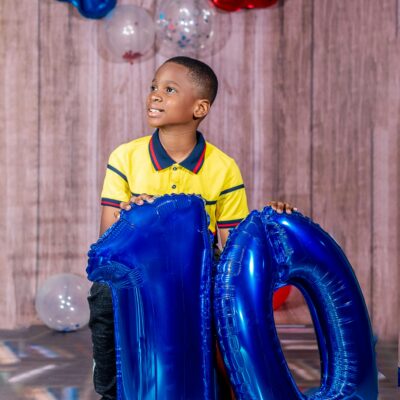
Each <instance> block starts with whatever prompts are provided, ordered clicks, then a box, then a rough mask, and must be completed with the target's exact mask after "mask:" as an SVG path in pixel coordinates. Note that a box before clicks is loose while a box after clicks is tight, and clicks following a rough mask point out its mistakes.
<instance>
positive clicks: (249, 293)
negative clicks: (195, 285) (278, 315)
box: [214, 207, 377, 400]
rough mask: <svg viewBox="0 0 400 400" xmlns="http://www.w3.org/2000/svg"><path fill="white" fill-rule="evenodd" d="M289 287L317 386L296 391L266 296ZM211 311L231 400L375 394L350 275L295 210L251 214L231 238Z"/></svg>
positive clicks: (334, 248)
mask: <svg viewBox="0 0 400 400" xmlns="http://www.w3.org/2000/svg"><path fill="white" fill-rule="evenodd" d="M287 284H291V285H294V286H296V287H297V288H298V289H299V290H300V291H301V292H302V293H303V295H304V297H305V299H306V301H307V303H308V306H309V308H310V313H311V316H312V318H313V322H314V327H315V330H316V335H317V341H318V345H319V350H320V357H321V375H322V376H321V385H320V387H319V388H316V389H315V390H313V391H312V393H311V392H309V393H308V395H307V394H303V393H301V392H300V390H299V389H298V387H297V386H296V383H295V382H294V380H293V377H292V375H291V373H290V370H289V368H288V365H287V363H286V360H285V357H284V355H283V352H282V349H281V346H280V342H279V338H278V335H277V332H276V328H275V322H274V317H273V309H272V295H273V292H274V290H275V289H277V288H279V287H281V286H284V285H287ZM214 290H215V292H214V296H215V298H214V311H215V318H216V323H217V330H218V336H219V341H220V346H221V352H222V354H223V357H224V361H225V364H226V366H227V369H228V372H229V376H230V379H231V382H232V384H233V386H234V391H235V394H236V398H237V399H238V400H248V399H260V400H261V399H263V400H288V399H290V400H296V399H320V400H333V399H335V400H339V399H348V400H350V399H353V400H356V399H357V400H361V399H362V400H370V399H371V400H372V399H377V368H376V360H375V350H374V343H373V336H372V330H371V324H370V321H369V317H368V313H367V308H366V306H365V302H364V298H363V296H362V293H361V290H360V287H359V285H358V282H357V279H356V277H355V275H354V272H353V269H352V268H351V266H350V264H349V262H348V260H347V259H346V257H345V255H344V253H343V252H342V250H341V249H340V247H339V246H338V245H337V243H336V242H335V241H334V240H333V239H332V238H331V237H330V236H329V235H328V234H327V233H326V232H324V231H323V230H322V229H321V228H320V227H319V226H318V225H316V224H314V223H313V222H312V221H311V220H309V219H308V218H305V217H303V216H302V215H301V214H300V213H294V214H292V215H288V214H278V213H276V212H274V211H273V210H272V209H270V208H269V207H267V208H265V209H264V210H263V211H262V212H261V213H260V212H258V211H253V212H252V213H251V214H250V215H249V216H248V217H247V218H246V220H244V221H243V222H242V223H241V224H240V225H239V227H238V228H236V229H235V230H234V231H233V232H232V233H231V235H230V237H229V240H228V243H227V245H226V247H225V250H224V252H223V254H222V257H221V260H220V262H219V265H218V271H217V276H216V281H215V289H214Z"/></svg>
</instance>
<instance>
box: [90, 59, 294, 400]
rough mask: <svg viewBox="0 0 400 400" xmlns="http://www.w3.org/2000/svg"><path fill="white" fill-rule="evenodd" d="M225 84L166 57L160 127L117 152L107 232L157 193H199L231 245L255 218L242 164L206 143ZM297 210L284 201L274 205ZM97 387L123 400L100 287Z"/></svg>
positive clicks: (156, 99)
mask: <svg viewBox="0 0 400 400" xmlns="http://www.w3.org/2000/svg"><path fill="white" fill-rule="evenodd" d="M217 90H218V80H217V77H216V76H215V73H214V72H213V71H212V69H211V68H210V67H209V66H208V65H206V64H204V63H202V62H200V61H198V60H194V59H191V58H188V57H174V58H171V59H169V60H167V61H166V62H165V63H164V64H163V65H161V67H160V68H159V69H158V70H157V71H156V74H155V76H154V79H153V82H152V86H151V88H150V93H149V95H148V97H147V103H146V105H147V121H148V123H149V125H150V126H152V127H154V128H156V131H155V132H154V134H153V135H152V136H145V137H142V138H139V139H136V140H133V141H132V142H129V143H126V144H123V145H121V146H119V147H118V148H117V149H116V150H114V151H113V152H112V154H111V156H110V159H109V164H108V165H107V172H106V177H105V180H104V186H103V192H102V203H101V204H102V206H103V207H102V215H101V224H100V235H102V234H103V233H104V232H105V231H106V229H107V228H108V227H110V226H111V225H112V224H113V223H114V222H115V221H116V219H117V218H118V213H116V212H115V208H120V207H121V208H124V209H129V208H130V205H129V202H133V203H135V204H138V205H140V204H143V202H144V201H149V202H151V201H152V197H153V196H159V195H163V194H171V193H188V194H192V193H196V194H200V195H201V196H202V197H203V198H204V199H205V201H206V211H207V213H208V214H209V216H210V225H209V228H210V230H211V231H212V232H213V233H214V234H215V235H217V230H218V233H219V238H220V244H221V246H224V244H225V242H226V240H227V237H228V233H229V229H230V228H233V227H235V226H236V225H238V224H239V222H240V221H241V220H242V219H243V218H245V217H246V216H247V214H248V208H247V200H246V193H245V190H244V184H243V180H242V177H241V174H240V171H239V168H238V166H237V165H236V163H235V161H234V160H233V159H232V158H230V157H229V156H227V155H226V154H224V153H223V152H222V151H221V150H219V149H217V148H216V147H215V146H213V145H212V144H210V143H208V142H206V141H205V140H204V138H203V136H202V134H201V133H200V132H198V131H197V127H198V126H199V124H200V122H201V121H202V120H203V119H204V118H205V117H206V115H207V114H208V112H209V111H210V107H211V105H212V103H213V101H214V99H215V97H216V94H217ZM271 205H272V206H273V207H274V208H275V209H277V210H278V211H279V212H282V211H284V210H286V211H287V212H291V209H292V208H291V207H290V206H289V205H288V204H285V203H277V202H274V203H271ZM89 304H90V308H91V319H90V323H89V326H90V328H91V329H92V340H93V358H94V360H95V368H94V384H95V389H96V391H97V392H98V393H99V394H101V395H102V396H103V397H102V399H115V398H116V385H115V354H114V332H113V314H112V302H111V296H110V293H109V291H108V288H107V287H106V286H103V285H100V284H96V283H94V284H93V286H92V289H91V294H90V296H89Z"/></svg>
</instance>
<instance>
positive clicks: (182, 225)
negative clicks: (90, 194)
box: [87, 195, 214, 400]
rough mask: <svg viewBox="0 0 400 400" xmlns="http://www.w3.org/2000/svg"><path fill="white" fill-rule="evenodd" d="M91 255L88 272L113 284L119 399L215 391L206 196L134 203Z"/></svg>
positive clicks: (179, 397) (170, 398)
mask: <svg viewBox="0 0 400 400" xmlns="http://www.w3.org/2000/svg"><path fill="white" fill-rule="evenodd" d="M88 255H89V261H88V267H87V273H88V278H89V279H90V280H92V281H98V282H105V283H107V284H108V285H109V286H110V287H111V290H112V298H113V306H114V322H115V339H116V359H117V389H118V399H119V400H120V399H126V400H133V399H138V400H144V399H146V400H147V399H148V400H157V399H162V400H199V399H214V384H213V371H212V350H211V349H212V339H211V317H210V316H211V301H210V293H211V268H212V256H211V236H210V233H209V231H208V222H207V215H206V212H205V210H204V201H203V200H202V199H201V198H200V197H197V196H185V195H170V196H163V197H160V198H157V199H155V201H154V202H153V203H145V204H144V205H142V206H135V205H133V206H132V210H130V211H129V212H126V211H122V212H121V217H120V219H119V221H118V222H117V223H115V224H114V225H113V226H111V228H109V229H108V231H106V232H105V233H104V235H103V236H102V237H101V238H100V239H99V240H98V242H97V243H95V244H93V245H92V246H91V250H90V251H89V254H88Z"/></svg>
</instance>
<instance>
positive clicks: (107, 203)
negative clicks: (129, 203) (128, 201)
mask: <svg viewBox="0 0 400 400" xmlns="http://www.w3.org/2000/svg"><path fill="white" fill-rule="evenodd" d="M120 204H121V201H120V200H115V199H109V198H107V197H102V198H101V205H102V206H108V207H115V208H120Z"/></svg>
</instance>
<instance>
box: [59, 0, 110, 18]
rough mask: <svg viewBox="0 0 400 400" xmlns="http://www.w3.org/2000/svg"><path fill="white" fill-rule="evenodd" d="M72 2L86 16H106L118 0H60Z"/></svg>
mask: <svg viewBox="0 0 400 400" xmlns="http://www.w3.org/2000/svg"><path fill="white" fill-rule="evenodd" d="M58 1H63V2H67V3H71V4H72V5H73V6H74V7H76V8H77V9H78V11H79V12H80V13H81V14H82V15H83V16H84V17H86V18H93V19H100V18H103V17H105V16H106V15H107V14H108V13H109V12H110V11H111V10H112V9H114V7H115V5H116V4H117V0H58Z"/></svg>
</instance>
